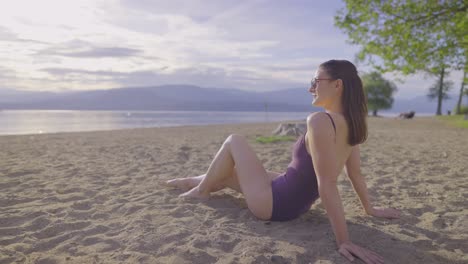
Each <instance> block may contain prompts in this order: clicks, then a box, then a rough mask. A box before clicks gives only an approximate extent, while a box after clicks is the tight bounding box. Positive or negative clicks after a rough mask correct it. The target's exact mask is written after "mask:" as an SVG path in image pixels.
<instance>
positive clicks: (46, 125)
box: [0, 110, 309, 135]
mask: <svg viewBox="0 0 468 264" xmlns="http://www.w3.org/2000/svg"><path fill="white" fill-rule="evenodd" d="M308 114H309V113H306V112H269V113H266V112H208V111H71V110H1V111H0V135H21V134H42V133H56V132H77V131H98V130H115V129H125V128H139V127H168V126H183V125H207V124H235V123H254V122H273V121H283V120H302V119H303V120H305V119H306V117H307V115H308Z"/></svg>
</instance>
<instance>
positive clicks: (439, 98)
mask: <svg viewBox="0 0 468 264" xmlns="http://www.w3.org/2000/svg"><path fill="white" fill-rule="evenodd" d="M444 75H445V67H442V71H441V72H440V81H439V94H438V96H437V112H436V115H442V97H443V96H444Z"/></svg>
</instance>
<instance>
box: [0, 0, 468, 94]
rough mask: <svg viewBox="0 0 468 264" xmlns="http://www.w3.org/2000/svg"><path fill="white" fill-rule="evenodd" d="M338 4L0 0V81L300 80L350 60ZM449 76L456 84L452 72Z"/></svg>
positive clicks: (99, 84) (227, 84) (416, 80)
mask: <svg viewBox="0 0 468 264" xmlns="http://www.w3.org/2000/svg"><path fill="white" fill-rule="evenodd" d="M7 2H8V3H7ZM342 6H343V3H342V2H341V1H338V0H328V1H308V0H302V1H300V0H294V1H291V0H290V1H266V0H258V1H255V0H248V1H242V0H222V1H221V0H184V1H179V0H171V1H168V0H162V1H156V0H121V1H118V0H79V1H77V0H74V1H71V0H41V1H25V0H15V1H1V2H0V61H1V63H0V87H3V88H14V89H24V90H37V91H39V90H49V91H62V90H90V89H107V88H116V87H135V86H153V85H164V84H193V85H198V86H202V87H215V88H238V89H244V90H255V91H266V90H278V89H287V88H298V87H304V89H307V88H308V85H309V83H310V79H311V78H312V77H313V74H314V71H315V69H316V68H317V66H318V65H319V64H320V63H321V62H323V61H326V60H328V59H333V58H336V59H348V60H351V61H353V59H354V54H355V53H356V52H357V50H358V47H356V46H351V45H350V44H347V43H346V35H345V34H344V33H342V32H341V31H340V30H339V29H337V28H335V27H334V19H333V17H334V15H335V13H336V11H337V10H338V9H340V8H341V7H342ZM358 69H359V70H360V71H361V72H363V71H369V70H371V69H370V68H369V67H366V66H365V65H358ZM386 77H387V78H390V79H393V78H394V76H393V75H392V74H387V75H386ZM450 77H451V79H453V81H454V82H455V85H456V86H455V89H454V93H456V91H457V90H458V89H459V84H460V78H461V72H454V73H452V74H451V76H450ZM424 79H425V77H424V76H423V75H415V76H410V77H408V78H405V79H404V80H406V81H405V82H404V83H397V86H398V88H399V91H398V93H397V94H396V97H414V96H419V95H425V94H426V91H427V88H428V87H429V86H430V85H431V84H432V83H433V82H434V81H435V79H426V80H424Z"/></svg>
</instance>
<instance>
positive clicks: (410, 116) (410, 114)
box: [398, 111, 416, 119]
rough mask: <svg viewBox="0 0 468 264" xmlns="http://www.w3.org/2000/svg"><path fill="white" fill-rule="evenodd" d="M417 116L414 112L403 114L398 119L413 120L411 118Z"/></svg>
mask: <svg viewBox="0 0 468 264" xmlns="http://www.w3.org/2000/svg"><path fill="white" fill-rule="evenodd" d="M415 114H416V112H414V111H410V112H403V113H400V115H399V116H398V117H400V118H403V119H411V118H413V117H414V115H415Z"/></svg>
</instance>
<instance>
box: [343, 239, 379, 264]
mask: <svg viewBox="0 0 468 264" xmlns="http://www.w3.org/2000/svg"><path fill="white" fill-rule="evenodd" d="M338 252H340V254H341V255H343V256H345V257H346V258H347V259H348V260H349V261H353V260H354V258H355V257H357V258H359V259H361V260H362V261H364V263H366V264H380V263H384V260H383V258H382V257H381V256H380V255H379V254H377V253H375V252H373V251H371V250H368V249H365V248H363V247H360V246H358V245H356V244H353V243H352V242H349V241H348V242H344V243H342V244H341V245H340V247H339V248H338Z"/></svg>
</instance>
